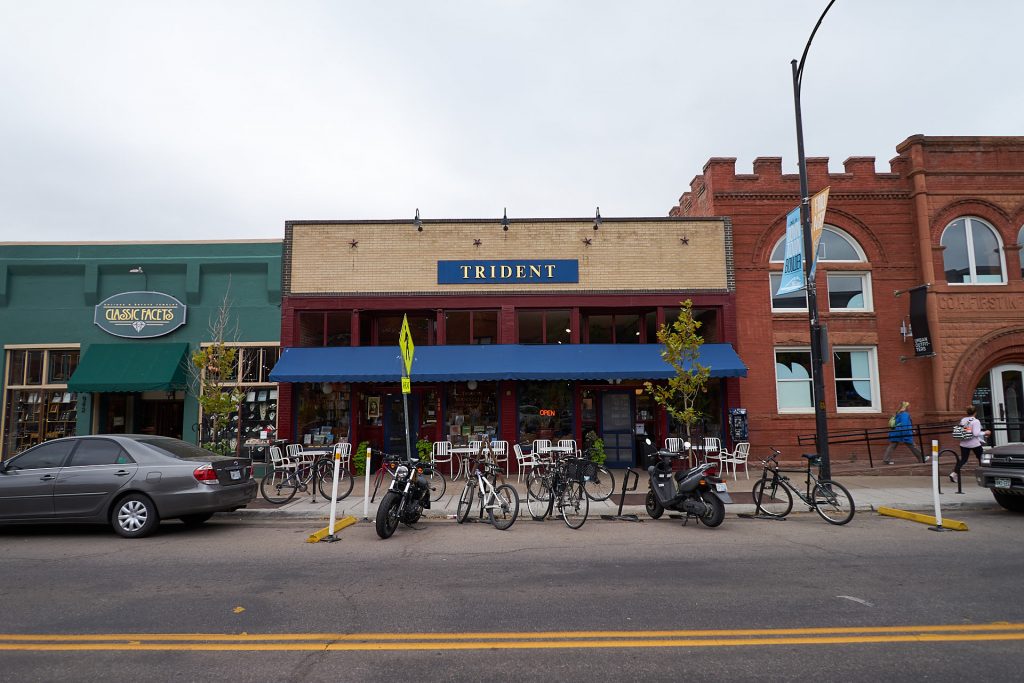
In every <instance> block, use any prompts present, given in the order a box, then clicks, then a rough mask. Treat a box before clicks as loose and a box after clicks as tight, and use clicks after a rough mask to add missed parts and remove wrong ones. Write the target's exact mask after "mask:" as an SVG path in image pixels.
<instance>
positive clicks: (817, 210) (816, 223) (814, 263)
mask: <svg viewBox="0 0 1024 683" xmlns="http://www.w3.org/2000/svg"><path fill="white" fill-rule="evenodd" d="M828 190H829V188H827V187H826V188H825V189H824V190H822V191H821V192H819V193H818V194H816V195H814V196H813V197H811V243H812V244H813V245H814V246H813V247H812V248H811V254H813V256H811V280H812V281H813V280H814V269H815V268H817V267H818V240H820V239H821V231H822V229H823V228H824V227H825V207H826V206H828Z"/></svg>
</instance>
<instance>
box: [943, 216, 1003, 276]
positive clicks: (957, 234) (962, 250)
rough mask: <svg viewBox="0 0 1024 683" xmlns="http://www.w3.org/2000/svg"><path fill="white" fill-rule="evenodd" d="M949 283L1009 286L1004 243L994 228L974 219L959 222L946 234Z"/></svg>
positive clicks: (968, 217) (950, 225)
mask: <svg viewBox="0 0 1024 683" xmlns="http://www.w3.org/2000/svg"><path fill="white" fill-rule="evenodd" d="M940 244H941V245H942V246H944V247H945V249H944V250H943V251H942V265H943V269H944V270H945V271H946V282H948V283H949V284H951V285H985V284H1002V283H1004V282H1006V277H1005V275H1004V273H1005V268H1004V267H1003V243H1002V241H1001V240H1000V239H999V233H997V232H996V231H995V228H993V227H992V226H991V225H989V224H988V223H986V222H985V221H983V220H981V219H980V218H975V217H973V216H965V217H963V218H957V219H956V220H955V221H953V222H952V223H950V224H949V225H947V226H946V229H945V230H943V231H942V239H941V241H940Z"/></svg>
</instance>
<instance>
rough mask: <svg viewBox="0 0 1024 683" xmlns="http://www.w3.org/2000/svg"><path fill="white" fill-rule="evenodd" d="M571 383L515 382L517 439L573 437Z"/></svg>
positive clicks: (522, 440)
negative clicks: (517, 402)
mask: <svg viewBox="0 0 1024 683" xmlns="http://www.w3.org/2000/svg"><path fill="white" fill-rule="evenodd" d="M574 434H575V432H574V430H573V406H572V384H571V383H570V382H520V383H519V440H520V441H521V442H528V441H534V440H535V439H550V440H552V441H554V440H557V439H574V438H576V437H575V435H574Z"/></svg>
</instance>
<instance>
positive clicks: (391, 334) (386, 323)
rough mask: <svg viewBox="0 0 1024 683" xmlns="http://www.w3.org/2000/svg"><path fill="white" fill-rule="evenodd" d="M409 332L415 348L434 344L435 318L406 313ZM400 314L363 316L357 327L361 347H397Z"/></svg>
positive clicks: (426, 314)
mask: <svg viewBox="0 0 1024 683" xmlns="http://www.w3.org/2000/svg"><path fill="white" fill-rule="evenodd" d="M404 315H406V316H407V317H408V319H409V332H411V333H412V341H413V343H414V344H415V345H417V346H428V345H430V344H433V343H434V331H435V328H436V327H437V318H436V316H435V315H434V314H433V313H407V314H404ZM402 317H403V314H402V313H378V314H376V315H370V314H367V315H364V316H363V318H362V320H361V321H360V325H359V343H360V344H361V345H363V346H398V336H399V334H401V331H402Z"/></svg>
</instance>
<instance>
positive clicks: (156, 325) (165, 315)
mask: <svg viewBox="0 0 1024 683" xmlns="http://www.w3.org/2000/svg"><path fill="white" fill-rule="evenodd" d="M185 314H186V306H185V304H183V303H181V302H180V301H178V300H177V299H175V298H174V297H173V296H171V295H169V294H163V293H161V292H122V293H121V294H115V295H114V296H112V297H109V298H107V299H104V300H103V301H101V302H100V303H98V304H96V313H95V315H94V316H93V322H94V323H96V325H97V326H98V327H99V328H100V329H101V330H103V331H104V332H106V333H107V334H112V335H114V336H115V337H127V338H129V339H147V338H149V337H161V336H163V335H165V334H170V333H171V332H173V331H174V330H176V329H178V328H179V327H181V326H182V325H184V324H185Z"/></svg>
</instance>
